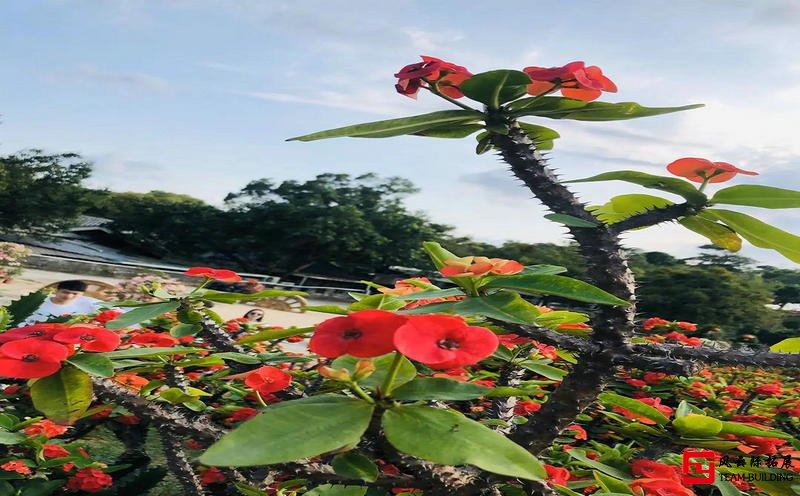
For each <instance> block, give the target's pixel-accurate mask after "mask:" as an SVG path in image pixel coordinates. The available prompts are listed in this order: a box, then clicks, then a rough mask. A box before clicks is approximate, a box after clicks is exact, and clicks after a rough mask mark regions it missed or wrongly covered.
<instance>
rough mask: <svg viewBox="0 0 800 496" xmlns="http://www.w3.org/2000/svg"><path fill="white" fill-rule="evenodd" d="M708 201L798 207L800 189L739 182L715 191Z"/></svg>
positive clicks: (773, 206) (756, 205) (750, 205)
mask: <svg viewBox="0 0 800 496" xmlns="http://www.w3.org/2000/svg"><path fill="white" fill-rule="evenodd" d="M709 202H710V203H714V204H716V203H725V204H727V205H745V206H748V207H762V208H800V191H794V190H791V189H783V188H773V187H771V186H759V185H757V184H740V185H738V186H731V187H728V188H724V189H721V190H719V191H717V192H716V194H714V196H713V197H712V198H711V200H709Z"/></svg>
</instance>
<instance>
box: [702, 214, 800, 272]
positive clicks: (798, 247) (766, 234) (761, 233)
mask: <svg viewBox="0 0 800 496" xmlns="http://www.w3.org/2000/svg"><path fill="white" fill-rule="evenodd" d="M703 214H704V215H705V216H712V217H713V218H715V219H717V220H720V221H722V222H723V223H725V225H727V226H728V227H730V228H731V229H733V230H734V231H736V232H737V233H738V234H739V235H740V236H741V237H743V238H744V239H746V240H747V241H749V242H750V243H752V244H753V245H754V246H758V247H759V248H769V249H772V250H775V251H777V252H778V253H780V254H781V255H783V256H784V257H786V258H788V259H789V260H791V261H793V262H798V263H800V236H795V235H794V234H791V233H788V232H786V231H782V230H780V229H778V228H777V227H773V226H771V225H769V224H767V223H765V222H761V221H760V220H758V219H755V218H753V217H750V216H749V215H747V214H743V213H739V212H733V211H731V210H722V209H717V208H709V209H707V210H704V211H703Z"/></svg>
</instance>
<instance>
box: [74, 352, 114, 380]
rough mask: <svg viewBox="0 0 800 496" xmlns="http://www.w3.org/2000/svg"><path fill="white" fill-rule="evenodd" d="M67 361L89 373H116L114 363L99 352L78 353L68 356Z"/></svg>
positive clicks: (109, 375)
mask: <svg viewBox="0 0 800 496" xmlns="http://www.w3.org/2000/svg"><path fill="white" fill-rule="evenodd" d="M67 361H68V362H69V363H71V364H72V365H74V366H75V367H77V368H79V369H81V370H83V371H84V372H86V373H88V374H92V375H96V376H100V377H111V376H113V375H114V364H113V363H112V362H111V360H110V359H109V358H108V357H106V356H103V355H101V354H99V353H78V354H77V355H72V356H71V357H69V358H67Z"/></svg>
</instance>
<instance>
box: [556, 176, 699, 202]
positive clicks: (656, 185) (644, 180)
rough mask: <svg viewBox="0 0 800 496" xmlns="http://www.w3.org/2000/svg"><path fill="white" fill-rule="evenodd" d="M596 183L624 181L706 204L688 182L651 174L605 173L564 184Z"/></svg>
mask: <svg viewBox="0 0 800 496" xmlns="http://www.w3.org/2000/svg"><path fill="white" fill-rule="evenodd" d="M596 181H625V182H629V183H633V184H638V185H639V186H644V187H645V188H650V189H658V190H661V191H667V192H669V193H673V194H676V195H679V196H682V197H684V198H685V199H686V200H687V201H689V202H690V203H692V204H695V205H703V204H704V203H705V202H706V196H705V195H704V194H703V193H701V192H699V191H698V190H697V188H695V187H694V186H692V184H691V183H689V182H688V181H684V180H683V179H678V178H676V177H668V176H655V175H653V174H647V173H644V172H637V171H614V172H605V173H603V174H598V175H596V176H592V177H587V178H584V179H573V180H572V181H565V183H587V182H596Z"/></svg>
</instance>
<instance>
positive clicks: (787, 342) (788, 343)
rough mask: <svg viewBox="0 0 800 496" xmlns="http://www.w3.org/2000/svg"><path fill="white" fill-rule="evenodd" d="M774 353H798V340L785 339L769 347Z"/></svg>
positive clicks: (799, 341)
mask: <svg viewBox="0 0 800 496" xmlns="http://www.w3.org/2000/svg"><path fill="white" fill-rule="evenodd" d="M769 349H770V351H774V352H775V353H800V338H787V339H784V340H783V341H781V342H778V343H775V344H773V345H772V346H770V347H769Z"/></svg>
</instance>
